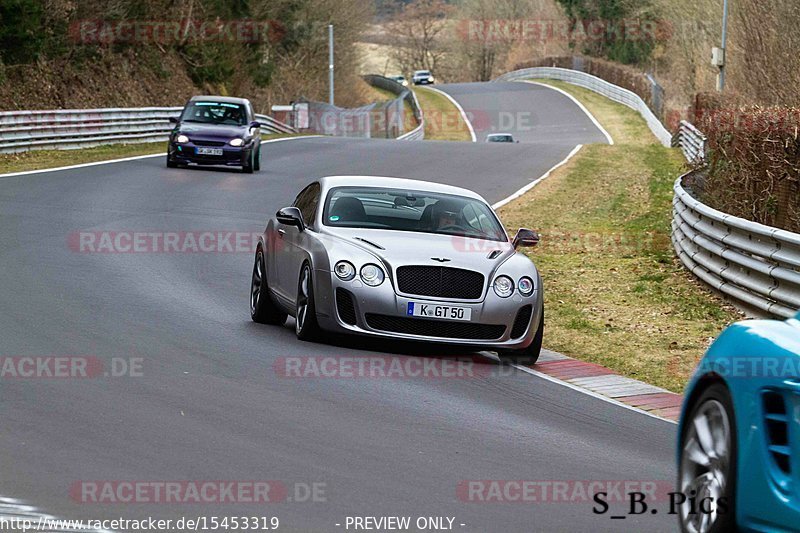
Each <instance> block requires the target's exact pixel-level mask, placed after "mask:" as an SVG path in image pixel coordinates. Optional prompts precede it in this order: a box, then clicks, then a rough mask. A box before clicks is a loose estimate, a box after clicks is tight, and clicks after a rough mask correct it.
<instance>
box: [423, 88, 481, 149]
mask: <svg viewBox="0 0 800 533" xmlns="http://www.w3.org/2000/svg"><path fill="white" fill-rule="evenodd" d="M413 91H414V93H416V95H417V100H418V101H419V106H420V107H421V108H422V113H423V115H424V116H425V140H429V141H472V137H471V136H470V134H469V128H468V127H467V123H466V122H464V117H462V116H461V113H460V112H459V110H458V108H456V106H454V105H453V103H452V102H451V101H450V100H448V99H447V98H445V97H444V96H442V95H441V94H439V93H437V92H436V91H431V90H430V89H423V88H422V87H414V89H413Z"/></svg>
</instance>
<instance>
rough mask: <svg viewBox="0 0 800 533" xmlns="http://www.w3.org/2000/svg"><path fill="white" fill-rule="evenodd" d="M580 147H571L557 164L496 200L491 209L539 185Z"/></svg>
mask: <svg viewBox="0 0 800 533" xmlns="http://www.w3.org/2000/svg"><path fill="white" fill-rule="evenodd" d="M581 148H583V145H582V144H579V145H577V146H576V147H575V148H573V149H572V151H571V152H570V153H569V154H568V155H567V157H565V158H564V159H562V160H561V161H560V162H559V163H557V164H556V165H555V166H554V167H553V168H551V169H550V170H548V171H547V172H545V173H544V174H542V175H541V176H540V177H539V178H537V179H535V180H533V181H532V182H530V183H528V184H527V185H525V186H524V187H522V188H521V189H519V190H518V191H517V192H515V193H514V194H512V195H511V196H508V197H506V198H503V199H502V200H500V201H499V202H497V203H496V204H494V205H492V209H500V208H501V207H503V206H504V205H506V204H507V203H509V202H511V201H512V200H516V199H517V198H519V197H520V196H522V195H523V194H525V193H526V192H528V191H530V190H531V189H533V188H534V187H536V186H537V185H539V183H541V181H542V180H544V179H546V178H547V177H549V176H550V174H552V173H553V171H555V170H556V169H557V168H558V167H560V166H562V165H565V164H566V163H567V161H569V160H570V159H572V157H573V156H574V155H575V154H577V153H578V152H579V151H580V149H581Z"/></svg>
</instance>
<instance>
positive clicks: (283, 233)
mask: <svg viewBox="0 0 800 533" xmlns="http://www.w3.org/2000/svg"><path fill="white" fill-rule="evenodd" d="M278 235H280V236H281V237H283V236H284V235H286V230H285V229H279V230H278Z"/></svg>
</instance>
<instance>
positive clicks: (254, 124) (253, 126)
mask: <svg viewBox="0 0 800 533" xmlns="http://www.w3.org/2000/svg"><path fill="white" fill-rule="evenodd" d="M250 127H251V128H260V127H261V123H260V122H259V121H257V120H254V121H253V122H251V123H250Z"/></svg>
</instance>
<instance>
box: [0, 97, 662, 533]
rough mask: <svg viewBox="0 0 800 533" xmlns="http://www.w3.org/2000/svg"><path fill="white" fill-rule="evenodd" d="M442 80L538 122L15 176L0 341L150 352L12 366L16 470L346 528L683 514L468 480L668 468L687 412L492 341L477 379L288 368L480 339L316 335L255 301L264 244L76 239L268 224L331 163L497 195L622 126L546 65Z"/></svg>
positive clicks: (24, 487)
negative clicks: (191, 486)
mask: <svg viewBox="0 0 800 533" xmlns="http://www.w3.org/2000/svg"><path fill="white" fill-rule="evenodd" d="M441 88H442V89H443V90H446V91H448V92H450V93H451V94H452V95H453V96H454V97H455V98H457V99H458V100H459V101H460V102H461V103H462V105H463V106H464V107H465V108H466V109H467V110H468V111H471V110H479V111H481V112H482V113H484V118H485V119H486V120H487V122H485V123H484V124H483V125H481V128H477V127H476V130H478V131H477V133H478V140H479V141H482V140H483V138H484V137H485V133H486V132H487V131H490V130H491V128H492V127H493V126H492V124H494V125H495V127H496V126H498V125H499V121H500V113H501V112H502V113H506V112H512V113H514V112H517V111H522V112H526V113H527V112H530V114H531V117H532V123H531V124H532V125H530V124H526V125H525V126H524V127H520V128H519V129H515V128H511V127H508V128H505V129H504V131H510V132H511V133H514V134H515V136H517V137H518V138H519V139H520V140H521V141H523V142H521V143H520V144H516V145H490V144H486V143H483V142H478V143H475V144H473V143H455V142H450V143H448V142H433V141H426V142H399V141H391V140H385V141H382V140H347V139H334V138H309V139H301V140H290V141H282V142H276V143H270V144H265V145H264V167H262V171H261V172H259V173H256V174H254V175H246V174H240V173H238V172H236V171H230V170H195V169H167V168H165V166H164V158H163V157H156V158H146V159H140V160H135V161H128V162H122V163H115V164H108V165H98V166H90V167H85V168H80V169H74V170H66V171H59V172H50V173H40V174H29V175H24V176H17V177H7V178H0V263H1V264H2V272H3V276H2V285H0V309H2V319H0V339H2V344H0V355H2V356H24V355H35V356H51V355H56V356H63V355H73V356H75V355H91V356H96V357H98V358H101V359H106V358H112V357H116V358H124V359H126V360H130V358H140V359H141V369H142V370H141V374H142V375H141V376H130V375H126V376H121V377H111V376H109V377H105V376H103V375H101V376H98V377H97V378H95V379H75V378H65V379H23V378H20V379H13V378H12V379H2V380H0V405H1V406H2V413H3V417H2V419H3V421H2V426H3V429H2V431H0V461H1V462H2V464H0V494H2V495H4V496H10V497H14V498H19V499H23V500H26V501H29V502H31V503H33V504H35V505H37V506H39V507H40V508H42V509H43V510H46V511H47V512H50V513H53V514H58V515H60V516H66V517H73V518H100V517H116V516H123V517H128V518H143V517H147V516H154V517H161V518H176V517H181V516H195V517H196V516H212V515H215V516H219V517H221V516H234V515H238V516H245V515H246V516H254V515H257V516H272V515H274V516H278V517H279V518H280V520H281V528H280V530H282V531H320V532H322V531H345V528H344V524H345V518H346V517H347V516H348V515H350V516H354V515H357V516H379V515H392V516H411V517H414V518H416V517H418V516H448V517H454V518H455V521H454V526H453V527H454V529H455V530H457V531H464V532H486V531H488V532H495V531H498V532H500V531H503V532H511V531H525V532H527V531H548V532H552V531H619V530H631V531H672V530H675V529H676V525H677V520H676V519H675V517H674V516H669V515H667V508H666V506H665V504H664V503H663V500H662V501H661V502H659V503H657V504H655V506H657V507H658V511H659V512H658V514H650V513H649V512H648V513H647V514H645V515H643V516H641V517H628V518H626V519H622V520H612V519H610V518H609V515H610V514H623V513H624V511H625V510H626V509H627V505H622V506H612V510H611V512H609V513H608V514H606V515H604V516H596V515H594V514H593V513H592V508H593V506H594V504H593V502H591V501H570V502H559V503H549V502H544V503H531V502H526V503H477V502H471V501H464V498H463V494H462V493H460V492H458V490H457V488H458V486H459V483H461V482H464V481H466V480H537V481H552V480H570V481H576V482H580V481H586V482H588V481H591V480H639V481H662V482H667V483H670V484H671V483H672V481H673V479H674V477H675V468H674V441H675V426H674V425H672V424H670V423H667V422H664V421H661V420H657V419H654V418H652V417H648V416H645V415H642V414H639V413H635V412H632V411H630V410H626V409H623V408H621V407H617V406H615V405H612V404H610V403H607V402H604V401H601V400H598V399H595V398H593V397H590V396H587V395H584V394H581V393H578V392H575V391H573V390H571V389H569V388H566V387H564V386H561V385H558V384H555V383H551V382H548V381H544V380H541V379H538V378H535V377H533V376H530V375H527V374H525V373H523V372H520V371H517V370H514V369H512V368H509V367H501V366H498V365H495V364H493V363H492V362H490V361H486V362H485V363H483V364H481V365H479V367H480V368H479V370H480V371H479V372H477V374H478V375H477V376H475V377H465V378H457V379H454V378H439V379H433V378H406V379H403V378H400V379H380V378H373V379H367V378H360V379H359V378H353V379H347V378H341V379H326V378H287V377H283V376H282V375H280V373H278V372H276V370H275V368H276V361H280V359H279V358H283V357H287V356H331V355H333V356H368V355H381V354H386V350H387V349H391V350H394V352H393V353H395V354H397V357H399V358H400V359H402V360H406V359H408V358H420V357H426V356H433V357H444V356H449V355H453V356H455V355H465V354H461V353H458V352H454V351H453V350H447V349H443V350H431V351H421V349H420V348H418V347H416V346H405V345H402V344H397V345H394V346H391V347H388V346H386V344H385V343H383V344H381V343H375V342H367V341H364V340H337V341H336V343H335V344H333V345H331V344H310V343H304V342H300V341H298V340H296V338H295V335H294V330H293V328H294V322H293V320H291V319H290V320H289V321H287V324H286V326H285V327H282V328H280V327H268V326H262V325H258V324H254V323H252V322H251V321H250V317H249V315H248V297H249V293H248V289H249V284H250V272H251V268H252V254H251V252H249V251H245V252H239V253H236V252H233V253H82V252H81V251H80V249H76V248H75V235H76V233H77V232H113V231H124V232H134V231H151V232H167V231H174V232H192V231H196V232H203V231H232V232H260V231H261V230H262V229H263V227H264V222H265V221H266V219H267V217H268V216H269V215H270V214H272V213H274V212H275V211H276V210H277V209H278V208H280V207H282V206H284V205H288V204H290V203H291V201H292V200H293V198H294V195H295V194H296V192H297V191H299V189H300V188H301V186H303V185H305V184H306V183H307V182H309V181H310V180H311V179H312V178H314V177H317V176H321V175H326V174H328V175H332V174H360V173H369V174H383V175H392V176H401V177H410V178H417V179H430V180H435V181H442V182H446V183H451V184H456V185H461V186H464V187H468V188H471V189H474V190H476V191H478V192H479V193H481V194H483V195H484V196H485V197H486V198H487V199H488V200H489V201H490V202H496V201H498V200H500V199H502V198H504V197H506V196H508V195H509V194H512V193H513V192H514V191H516V190H517V189H519V188H520V187H522V186H524V185H525V184H526V183H528V182H529V181H530V180H532V179H535V178H537V177H539V176H540V175H541V174H543V173H544V172H545V171H546V170H547V169H549V168H550V167H552V166H553V165H554V164H556V163H558V162H559V161H561V160H562V159H563V158H564V157H565V156H566V155H567V154H568V153H569V152H570V151H571V150H572V149H573V148H574V146H575V145H576V144H579V143H591V142H604V137H603V135H602V134H601V133H600V132H599V131H598V130H597V129H596V128H595V127H594V126H593V125H592V123H591V121H590V120H589V118H588V117H586V116H585V115H584V114H583V113H582V112H581V111H580V110H579V109H578V108H577V107H576V106H575V105H574V104H573V103H572V102H571V101H570V100H569V99H567V98H566V97H564V96H563V95H560V94H559V93H557V92H555V91H552V90H550V89H546V88H542V87H536V86H531V85H527V84H513V83H504V84H467V85H454V86H451V87H448V86H442V87H441ZM503 126H506V124H503ZM533 225H534V227H535V221H534V222H533ZM545 283H546V279H545ZM546 346H547V336H546V335H545V347H546ZM586 348H587V350H590V349H591V347H590V346H587V347H586ZM87 480H94V481H98V480H105V481H165V480H169V481H175V480H279V481H281V482H283V483H284V484H285V485H286V486H288V487H290V489H289V491H290V494H289V496H290V497H292V493H293V492H294V490H293V487H294V486H295V485H294V484H295V483H306V484H311V483H318V484H322V485H319V486H320V487H324V497H319V498H317V500H324V501H312V502H297V501H287V502H283V503H275V504H268V505H266V506H265V505H263V504H262V505H256V506H254V505H245V504H203V505H199V504H195V505H192V504H183V505H169V504H147V503H138V504H134V505H124V504H87V503H79V502H78V501H76V500H79V498H76V497H74V494H73V495H71V494H70V488H71V487H73V485H74V484H75V483H76V482H80V481H87ZM294 499H295V500H296V499H297V498H294ZM614 511H618V512H616V513H614ZM336 524H341V526H337V525H336ZM461 524H464V525H463V526H462V525H461ZM351 530H352V529H351Z"/></svg>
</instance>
